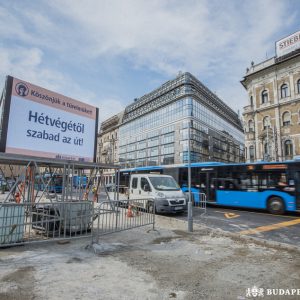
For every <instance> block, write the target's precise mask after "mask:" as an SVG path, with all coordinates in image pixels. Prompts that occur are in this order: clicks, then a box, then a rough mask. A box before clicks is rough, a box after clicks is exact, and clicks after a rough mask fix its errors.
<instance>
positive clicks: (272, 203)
mask: <svg viewBox="0 0 300 300" xmlns="http://www.w3.org/2000/svg"><path fill="white" fill-rule="evenodd" d="M268 211H269V212H270V213H271V214H274V215H282V214H284V212H285V207H284V203H283V201H282V199H281V198H280V197H272V198H270V199H269V200H268Z"/></svg>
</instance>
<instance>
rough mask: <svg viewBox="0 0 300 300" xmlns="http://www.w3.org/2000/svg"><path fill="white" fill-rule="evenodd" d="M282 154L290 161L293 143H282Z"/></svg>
mask: <svg viewBox="0 0 300 300" xmlns="http://www.w3.org/2000/svg"><path fill="white" fill-rule="evenodd" d="M284 153H285V158H286V159H291V158H292V157H293V143H292V141H291V140H287V141H285V142H284Z"/></svg>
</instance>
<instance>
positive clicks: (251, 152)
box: [249, 146, 255, 162]
mask: <svg viewBox="0 0 300 300" xmlns="http://www.w3.org/2000/svg"><path fill="white" fill-rule="evenodd" d="M249 159H250V162H253V161H254V159H255V151H254V146H250V147H249Z"/></svg>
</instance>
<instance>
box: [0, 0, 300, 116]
mask: <svg viewBox="0 0 300 300" xmlns="http://www.w3.org/2000/svg"><path fill="white" fill-rule="evenodd" d="M299 19H300V1H299V0H281V1H279V0H248V1H243V0H231V1H229V0H228V1H225V0H222V1H221V0H218V1H215V0H207V1H206V0H197V1H196V0H195V1H193V0H185V1H182V0H180V1H175V0H174V1H167V0H151V1H148V0H144V1H143V0H119V1H117V0H116V1H113V0H109V1H104V0H85V1H80V0H45V1H43V0H0V85H1V88H2V87H3V85H4V81H5V76H6V75H12V76H14V77H17V78H20V79H23V80H25V81H29V82H31V83H33V84H36V85H40V86H43V87H45V88H48V89H50V90H53V91H56V92H59V93H61V94H64V95H66V96H69V97H72V98H75V99H78V100H80V101H83V102H88V103H90V104H93V105H95V106H98V107H99V108H100V120H104V119H106V118H108V117H110V116H112V115H114V114H116V113H118V112H120V111H121V110H122V109H123V108H124V107H125V106H126V105H128V104H129V103H131V102H132V101H133V99H134V98H139V97H141V96H143V95H144V94H146V93H149V92H151V91H152V90H153V89H155V88H157V87H158V86H160V85H161V84H163V83H164V82H165V81H167V80H170V79H173V78H175V77H176V75H177V74H178V72H179V71H182V72H185V71H188V72H191V73H192V74H193V75H195V76H196V77H197V78H198V79H199V80H200V81H202V82H203V83H204V84H205V85H206V86H207V87H208V88H209V89H210V90H212V91H213V92H215V93H216V94H217V95H218V96H219V97H220V98H221V99H222V100H223V101H224V102H226V103H227V104H228V105H229V106H231V107H232V108H233V109H234V110H235V111H237V110H240V112H242V108H243V106H245V105H247V94H246V91H245V90H244V89H243V87H242V86H241V84H240V80H242V78H243V76H244V75H245V71H246V68H247V67H249V66H250V63H251V61H254V62H255V63H258V62H261V61H263V60H265V59H266V58H271V57H272V56H274V55H275V41H276V40H279V39H281V38H283V37H285V36H287V35H289V34H291V33H294V32H295V31H298V30H300V22H299Z"/></svg>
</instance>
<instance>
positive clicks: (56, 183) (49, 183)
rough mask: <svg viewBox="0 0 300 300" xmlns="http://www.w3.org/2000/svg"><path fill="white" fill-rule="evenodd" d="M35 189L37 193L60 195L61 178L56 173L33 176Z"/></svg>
mask: <svg viewBox="0 0 300 300" xmlns="http://www.w3.org/2000/svg"><path fill="white" fill-rule="evenodd" d="M34 186H35V189H36V190H39V191H43V190H47V191H48V192H49V193H62V187H63V176H62V175H61V174H56V173H52V174H51V173H45V174H43V175H42V177H41V176H40V175H36V176H35V184H34Z"/></svg>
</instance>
